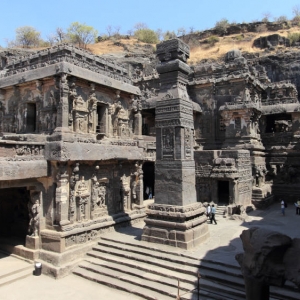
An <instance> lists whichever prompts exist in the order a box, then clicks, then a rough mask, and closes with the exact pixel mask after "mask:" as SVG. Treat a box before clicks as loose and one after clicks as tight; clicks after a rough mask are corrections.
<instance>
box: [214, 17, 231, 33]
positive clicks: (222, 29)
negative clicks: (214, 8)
mask: <svg viewBox="0 0 300 300" xmlns="http://www.w3.org/2000/svg"><path fill="white" fill-rule="evenodd" d="M229 25H230V24H229V22H228V20H227V19H222V20H220V21H218V22H217V23H216V25H215V30H216V31H217V33H218V34H220V35H223V34H225V33H226V32H227V28H228V27H229Z"/></svg>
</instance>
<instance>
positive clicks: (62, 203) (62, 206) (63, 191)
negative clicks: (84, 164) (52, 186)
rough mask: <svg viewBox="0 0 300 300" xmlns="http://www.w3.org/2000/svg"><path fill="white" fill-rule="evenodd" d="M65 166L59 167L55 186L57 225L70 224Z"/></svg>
mask: <svg viewBox="0 0 300 300" xmlns="http://www.w3.org/2000/svg"><path fill="white" fill-rule="evenodd" d="M68 178H69V176H68V174H67V171H66V168H65V167H64V166H63V167H62V168H60V170H59V173H58V175H57V187H56V193H55V201H56V221H57V223H58V224H59V225H61V226H64V225H68V224H70V221H69V199H68V198H69V193H68V190H69V181H68Z"/></svg>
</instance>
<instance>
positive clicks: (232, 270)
mask: <svg viewBox="0 0 300 300" xmlns="http://www.w3.org/2000/svg"><path fill="white" fill-rule="evenodd" d="M101 240H104V241H105V244H103V246H106V245H107V246H108V247H110V248H116V249H122V250H124V251H126V247H127V246H130V247H129V248H127V251H129V252H132V253H137V254H141V255H146V256H149V257H151V256H153V255H154V257H156V258H157V257H163V256H162V254H164V257H167V259H168V260H170V258H171V261H173V260H174V257H175V258H176V260H177V261H178V258H180V259H183V258H188V259H189V260H187V261H181V260H180V259H179V263H180V264H181V265H185V264H190V265H191V266H194V267H198V266H200V271H201V275H202V277H203V278H204V277H205V278H206V279H208V280H211V279H216V280H218V281H220V282H222V281H223V279H224V274H228V275H230V277H229V276H228V275H226V278H228V279H229V280H230V283H229V285H232V282H234V285H235V286H237V284H239V285H240V288H241V289H243V288H244V281H243V277H242V274H241V271H240V267H239V266H234V265H229V264H226V263H221V262H215V261H210V260H199V259H197V258H195V257H192V256H191V255H188V254H186V252H185V253H182V252H178V251H171V250H170V249H169V248H168V249H166V250H165V249H163V248H157V247H155V246H152V245H151V244H147V245H144V244H143V243H142V242H141V241H136V242H132V241H131V242H124V241H123V240H116V239H114V240H113V239H111V238H107V237H102V238H101ZM101 240H100V243H101ZM134 247H135V248H136V249H134ZM137 249H140V250H137ZM140 251H141V252H140ZM155 253H158V254H159V256H157V255H156V254H155ZM140 264H141V263H140V262H139V265H140ZM149 264H151V262H150V263H149ZM149 264H147V263H146V265H147V266H149ZM163 268H166V266H165V264H164V266H163ZM156 269H157V266H156ZM180 270H181V272H182V271H183V270H182V268H181V269H180ZM220 271H221V272H220ZM152 272H155V270H152ZM222 273H223V275H222ZM194 275H195V274H194V273H193V276H194ZM175 276H176V274H175ZM186 276H187V275H186V274H185V277H186ZM220 277H221V278H220ZM174 278H176V277H174ZM183 280H184V279H183ZM226 281H227V280H226ZM227 284H228V281H227ZM271 289H273V287H271ZM286 292H287V293H289V292H290V293H291V294H295V293H296V295H294V296H292V297H291V298H287V299H297V291H295V289H294V288H293V287H292V286H290V287H289V286H286V287H285V288H283V289H282V288H279V289H278V294H277V293H275V290H274V293H275V294H276V295H277V296H280V297H282V295H283V294H285V293H286ZM275 294H274V295H275ZM286 296H287V295H286Z"/></svg>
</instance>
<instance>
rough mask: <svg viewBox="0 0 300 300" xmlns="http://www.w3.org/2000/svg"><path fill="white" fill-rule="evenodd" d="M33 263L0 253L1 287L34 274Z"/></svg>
mask: <svg viewBox="0 0 300 300" xmlns="http://www.w3.org/2000/svg"><path fill="white" fill-rule="evenodd" d="M33 270H34V267H33V263H32V262H28V261H24V260H22V259H18V258H16V257H13V256H10V255H9V254H5V253H3V252H0V287H1V286H4V285H6V284H10V283H13V282H15V281H17V280H20V279H23V278H25V277H28V276H32V274H33Z"/></svg>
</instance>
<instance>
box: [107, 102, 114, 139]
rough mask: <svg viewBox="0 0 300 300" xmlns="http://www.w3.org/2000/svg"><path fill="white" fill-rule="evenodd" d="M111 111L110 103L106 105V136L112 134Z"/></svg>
mask: <svg viewBox="0 0 300 300" xmlns="http://www.w3.org/2000/svg"><path fill="white" fill-rule="evenodd" d="M112 113H113V105H111V104H110V105H109V107H108V116H107V124H108V128H107V135H108V137H112V136H113V125H112Z"/></svg>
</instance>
